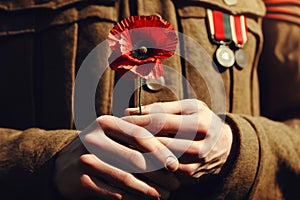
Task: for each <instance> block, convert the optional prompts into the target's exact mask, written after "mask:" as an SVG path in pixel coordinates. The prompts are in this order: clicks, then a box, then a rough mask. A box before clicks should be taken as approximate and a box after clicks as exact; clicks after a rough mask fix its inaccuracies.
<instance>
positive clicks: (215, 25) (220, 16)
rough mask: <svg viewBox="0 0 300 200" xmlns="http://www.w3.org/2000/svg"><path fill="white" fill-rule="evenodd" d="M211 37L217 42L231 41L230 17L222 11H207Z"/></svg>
mask: <svg viewBox="0 0 300 200" xmlns="http://www.w3.org/2000/svg"><path fill="white" fill-rule="evenodd" d="M207 15H208V21H209V29H210V33H211V36H212V38H213V39H214V40H216V41H231V40H232V33H231V26H230V25H231V23H230V15H229V14H227V13H222V12H220V11H216V10H214V11H212V10H210V9H208V10H207Z"/></svg>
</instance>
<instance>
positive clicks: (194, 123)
mask: <svg viewBox="0 0 300 200" xmlns="http://www.w3.org/2000/svg"><path fill="white" fill-rule="evenodd" d="M210 115H211V112H209V113H205V114H203V115H198V114H192V115H174V114H163V113H154V114H149V115H140V116H138V115H133V116H126V117H122V119H123V120H125V121H127V122H130V123H133V124H136V125H138V126H142V127H144V128H146V129H147V130H149V131H151V132H152V133H159V132H160V134H158V135H164V134H161V133H168V134H177V135H176V137H180V138H186V139H195V140H201V139H203V138H204V137H205V133H206V132H207V130H208V128H209V126H210V123H211V122H210V118H211V116H210ZM195 137H196V138H195Z"/></svg>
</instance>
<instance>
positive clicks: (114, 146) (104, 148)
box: [84, 129, 151, 173]
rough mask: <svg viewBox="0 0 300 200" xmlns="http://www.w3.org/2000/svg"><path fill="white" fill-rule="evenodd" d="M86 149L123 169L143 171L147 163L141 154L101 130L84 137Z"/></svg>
mask: <svg viewBox="0 0 300 200" xmlns="http://www.w3.org/2000/svg"><path fill="white" fill-rule="evenodd" d="M84 141H85V145H86V147H87V148H88V150H89V151H90V152H91V153H93V154H95V155H96V156H97V157H98V158H100V159H101V160H103V161H104V162H106V163H108V164H110V165H112V166H114V167H117V168H120V169H122V170H124V171H128V172H134V173H144V172H145V171H146V170H147V168H149V167H148V166H147V165H151V163H149V162H148V163H147V162H146V159H145V158H144V156H143V154H142V153H140V152H139V151H136V150H133V149H131V148H129V147H126V146H124V145H122V144H120V143H118V142H115V141H114V140H112V139H110V138H108V137H107V136H106V135H105V134H104V133H103V130H100V129H99V133H98V134H90V135H87V136H86V137H85V139H84Z"/></svg>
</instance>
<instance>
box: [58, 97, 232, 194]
mask: <svg viewBox="0 0 300 200" xmlns="http://www.w3.org/2000/svg"><path fill="white" fill-rule="evenodd" d="M125 113H126V114H127V116H125V117H123V118H121V119H120V118H116V117H113V116H101V117H99V118H98V119H97V120H96V122H95V123H94V124H92V125H91V126H90V127H89V128H87V129H86V130H84V131H83V132H82V133H81V134H80V138H81V139H82V141H83V144H84V147H85V148H87V149H88V150H89V152H90V153H89V152H88V151H86V150H85V148H84V147H83V145H82V142H81V141H80V140H79V139H76V140H75V141H73V142H72V143H71V144H70V145H68V146H67V147H66V148H64V149H63V150H62V151H61V152H60V153H59V154H58V158H57V160H56V176H55V183H56V184H57V186H58V189H59V191H60V192H61V193H62V194H63V195H64V196H66V197H69V198H73V199H74V198H84V197H98V198H100V199H158V198H162V199H167V198H168V197H169V194H170V191H172V190H176V189H178V187H180V186H181V185H185V184H190V183H193V181H195V180H196V179H197V178H198V177H200V176H201V175H203V174H217V173H219V172H220V170H221V168H222V166H223V165H224V163H225V162H226V160H227V157H228V155H229V152H230V149H231V144H232V131H231V128H230V127H229V125H227V124H226V123H224V122H223V121H222V120H221V119H220V118H219V117H218V116H217V115H215V114H214V113H213V112H212V111H211V110H210V109H209V108H208V107H207V106H206V104H204V103H203V102H201V101H198V100H192V99H189V100H182V101H174V102H166V103H154V104H151V105H147V106H144V107H143V109H142V115H139V109H138V108H129V109H127V110H126V111H125Z"/></svg>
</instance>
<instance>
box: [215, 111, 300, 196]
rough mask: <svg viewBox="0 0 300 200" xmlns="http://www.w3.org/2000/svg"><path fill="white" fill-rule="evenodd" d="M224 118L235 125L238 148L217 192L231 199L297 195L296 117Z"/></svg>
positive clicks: (299, 143)
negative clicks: (288, 118) (285, 119)
mask: <svg viewBox="0 0 300 200" xmlns="http://www.w3.org/2000/svg"><path fill="white" fill-rule="evenodd" d="M228 121H229V123H230V124H231V125H232V127H235V130H234V132H235V134H236V141H235V146H236V147H237V148H236V149H238V150H237V152H235V162H234V164H233V165H232V168H231V169H230V172H229V174H228V176H226V178H225V180H224V188H223V189H224V191H223V192H222V193H221V194H222V195H223V196H226V197H229V198H234V199H241V198H250V199H268V198H270V197H272V199H295V198H296V197H298V198H299V195H300V193H299V190H298V186H299V184H300V164H299V163H300V148H299V147H300V120H299V119H291V120H288V121H286V122H276V121H273V120H270V119H267V118H264V117H250V116H241V115H234V114H230V115H228ZM298 198H296V199H298Z"/></svg>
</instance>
